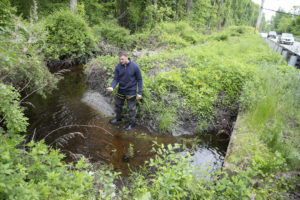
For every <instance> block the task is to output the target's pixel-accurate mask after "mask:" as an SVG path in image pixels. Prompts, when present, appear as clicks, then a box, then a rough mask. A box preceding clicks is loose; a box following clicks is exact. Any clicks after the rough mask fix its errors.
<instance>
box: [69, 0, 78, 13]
mask: <svg viewBox="0 0 300 200" xmlns="http://www.w3.org/2000/svg"><path fill="white" fill-rule="evenodd" d="M76 4H77V0H70V7H71V10H72V12H76Z"/></svg>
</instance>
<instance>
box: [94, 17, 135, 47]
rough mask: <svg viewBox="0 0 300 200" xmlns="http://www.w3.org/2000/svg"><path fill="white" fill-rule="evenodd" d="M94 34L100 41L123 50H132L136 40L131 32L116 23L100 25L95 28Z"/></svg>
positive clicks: (110, 22)
mask: <svg viewBox="0 0 300 200" xmlns="http://www.w3.org/2000/svg"><path fill="white" fill-rule="evenodd" d="M93 31H94V34H96V35H97V36H98V37H99V38H100V39H104V40H106V41H107V42H108V43H110V44H112V45H115V46H117V47H120V48H123V49H131V48H132V47H133V43H134V39H133V36H132V35H130V31H129V30H128V29H126V28H123V27H121V26H119V25H118V24H117V23H116V22H115V21H112V20H111V21H109V23H107V22H102V23H101V24H100V25H97V26H94V27H93Z"/></svg>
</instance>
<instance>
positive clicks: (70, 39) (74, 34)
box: [43, 10, 96, 60]
mask: <svg viewBox="0 0 300 200" xmlns="http://www.w3.org/2000/svg"><path fill="white" fill-rule="evenodd" d="M44 28H45V31H47V35H46V44H45V48H44V50H43V51H44V53H45V56H46V58H47V60H57V59H60V58H63V57H70V58H71V59H74V58H79V57H81V56H85V55H90V54H92V52H93V51H95V50H96V45H95V41H94V38H93V34H92V32H91V30H90V28H89V27H88V25H87V23H86V22H85V21H84V19H83V18H82V17H81V16H80V15H76V14H74V13H73V12H71V11H70V10H59V11H56V12H55V13H53V14H51V15H49V16H48V17H47V18H46V19H45V21H44Z"/></svg>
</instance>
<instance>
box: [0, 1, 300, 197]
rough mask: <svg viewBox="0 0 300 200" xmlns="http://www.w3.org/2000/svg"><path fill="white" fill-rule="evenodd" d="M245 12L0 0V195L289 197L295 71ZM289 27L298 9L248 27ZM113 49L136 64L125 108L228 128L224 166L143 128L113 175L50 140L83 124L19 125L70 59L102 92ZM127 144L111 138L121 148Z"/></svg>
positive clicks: (147, 119) (160, 125)
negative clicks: (146, 149) (134, 99)
mask: <svg viewBox="0 0 300 200" xmlns="http://www.w3.org/2000/svg"><path fill="white" fill-rule="evenodd" d="M295 10H297V8H295ZM258 12H259V5H257V4H255V3H253V2H252V1H251V0H152V1H146V0H132V1H129V0H70V1H69V0H68V1H67V0H33V1H28V0H1V2H0V39H1V40H0V143H1V145H0V168H1V171H0V199H22V200H24V199H30V200H32V199H138V200H150V199H214V200H215V199H258V200H259V199H297V198H299V187H300V185H299V184H300V181H299V166H300V153H299V137H300V135H299V134H300V112H299V111H300V101H299V98H300V85H299V83H300V73H299V69H296V68H294V67H292V66H290V65H288V64H287V63H286V61H285V60H283V59H282V57H281V56H280V55H278V54H276V53H275V52H272V51H271V50H270V49H269V47H268V46H267V45H266V43H265V41H263V40H262V39H261V38H260V35H259V34H254V27H255V25H256V20H257V16H258ZM295 12H296V11H295ZM264 23H265V24H266V22H265V20H264V19H263V23H262V24H264ZM299 27H300V26H299V17H291V16H289V15H288V16H286V15H282V14H276V15H275V16H274V17H273V19H272V20H271V22H270V24H269V25H267V26H266V25H263V26H262V29H261V31H265V30H268V29H270V30H271V29H272V30H276V31H278V32H285V31H290V32H292V33H294V34H295V35H296V36H298V35H299ZM120 50H126V51H127V52H128V53H129V55H130V57H132V58H133V59H134V61H135V62H136V63H137V64H138V65H139V66H140V68H141V71H142V76H143V81H144V91H143V98H142V101H140V102H139V103H138V106H137V107H138V108H137V109H138V110H137V122H138V123H139V124H141V126H143V127H146V128H148V129H149V130H152V131H153V132H155V133H158V134H159V135H163V136H169V137H170V135H172V133H174V132H176V131H178V130H180V129H182V128H184V129H185V130H186V131H188V132H191V133H192V137H194V140H192V141H194V142H196V143H197V142H199V141H197V140H198V137H197V136H201V137H202V136H203V137H204V136H205V135H207V134H212V135H214V137H220V136H221V137H222V138H221V139H222V140H225V141H226V142H227V143H228V142H229V139H230V135H231V132H232V131H233V130H236V131H237V138H238V139H237V140H236V147H237V149H236V151H235V152H233V153H232V154H230V155H228V156H227V157H226V158H225V160H223V161H224V162H228V163H230V166H231V168H230V169H224V168H222V166H221V167H216V169H215V168H214V169H213V170H211V169H207V168H209V166H201V167H199V166H195V165H194V163H193V162H191V160H192V158H193V156H194V154H195V151H193V150H192V149H193V147H191V148H187V146H188V145H187V143H185V142H182V143H172V144H168V145H165V144H163V143H161V142H159V140H158V139H155V137H151V139H150V140H149V141H150V142H151V144H150V145H151V157H150V158H149V159H147V160H146V161H145V162H144V163H143V164H142V165H140V166H139V167H135V168H133V167H131V166H128V167H127V168H128V170H129V171H130V173H129V174H128V175H127V176H124V175H123V174H122V172H120V171H118V170H116V169H115V167H114V165H113V164H112V163H101V164H100V165H99V164H96V162H94V163H93V162H92V161H91V160H90V159H89V158H88V156H82V157H80V158H78V159H73V161H71V162H67V161H66V158H68V155H67V154H66V153H65V152H64V151H63V148H60V147H62V146H63V145H67V143H68V142H70V141H69V140H73V139H74V138H75V137H78V138H79V139H78V138H77V139H78V140H74V141H79V140H80V138H81V139H82V140H85V139H86V138H88V135H85V134H83V133H81V132H78V131H77V130H75V132H72V133H69V134H66V135H65V136H61V137H60V138H56V139H54V140H53V141H50V140H49V138H47V136H48V135H50V134H52V133H53V132H54V131H56V130H57V129H60V128H61V127H55V130H50V131H49V132H46V133H45V134H46V136H44V135H42V133H41V132H39V130H38V129H34V130H32V129H31V126H32V124H31V119H30V114H32V113H30V112H32V111H31V110H32V109H37V108H39V106H38V105H35V103H34V101H33V100H32V99H35V98H36V99H39V101H40V102H42V103H41V104H43V102H44V104H46V103H45V102H47V101H46V100H47V98H49V97H51V95H53V94H57V95H60V94H61V93H59V92H58V89H59V87H60V85H59V84H60V83H61V82H62V81H63V80H64V79H66V76H67V74H68V73H70V68H71V67H74V66H78V65H79V66H83V70H82V74H83V76H84V78H85V81H86V82H85V83H84V85H85V86H84V87H88V88H89V89H90V88H94V89H95V88H96V90H97V92H99V91H100V92H99V93H101V91H104V89H105V88H106V87H107V86H109V84H110V82H111V81H112V78H113V71H114V67H115V65H116V64H117V63H118V52H119V51H120ZM67 83H68V82H67ZM86 85H87V86H86ZM73 87H76V85H68V88H73ZM68 88H66V91H65V93H68ZM76 89H77V88H75V90H76ZM75 90H74V91H75ZM78 90H81V89H80V88H78ZM78 92H81V91H78ZM101 95H104V96H105V95H107V94H105V93H104V92H102V94H101ZM55 98H59V97H58V96H56V97H55ZM107 98H108V99H109V98H110V100H111V101H113V96H112V95H111V96H107ZM74 101H79V100H78V99H75V100H74ZM72 103H74V102H72ZM35 112H37V111H35ZM82 112H88V109H86V110H83V111H82ZM41 113H42V112H41ZM40 118H41V119H42V118H43V116H42V115H41V116H40ZM49 123H51V122H49ZM236 124H238V128H235V125H236ZM65 125H66V126H68V125H70V124H65ZM71 125H72V124H71ZM81 126H88V125H86V124H85V125H81ZM234 128H235V129H234ZM98 129H101V127H100V128H99V127H98ZM102 129H103V128H102ZM102 129H101V130H102ZM107 132H108V131H106V132H105V133H107ZM99 134H100V132H99ZM101 134H102V133H101ZM109 134H110V133H108V134H107V135H109ZM145 135H146V136H145ZM42 136H43V137H42ZM111 136H112V137H114V138H115V139H116V140H118V139H120V138H118V137H116V136H113V134H111ZM150 136H151V134H150V133H149V135H148V136H147V134H143V135H131V138H134V139H136V140H138V139H141V138H142V139H145V138H147V137H148V138H150ZM209 137H210V136H209ZM224 138H225V139H224ZM75 139H76V138H75ZM183 140H184V139H183ZM195 140H196V141H195ZM184 141H186V140H184ZM135 146H136V145H132V144H131V143H130V144H129V146H128V147H127V146H126V148H125V147H124V148H125V150H124V151H126V153H127V154H128V155H129V156H128V157H130V155H131V157H132V156H133V155H136V154H138V151H139V150H138V149H135V148H136V147H135ZM191 146H193V145H191ZM109 151H110V153H111V154H109V155H113V154H114V153H115V152H116V151H118V150H115V149H109ZM181 152H184V153H181ZM71 154H72V153H71ZM72 155H75V153H73V154H72Z"/></svg>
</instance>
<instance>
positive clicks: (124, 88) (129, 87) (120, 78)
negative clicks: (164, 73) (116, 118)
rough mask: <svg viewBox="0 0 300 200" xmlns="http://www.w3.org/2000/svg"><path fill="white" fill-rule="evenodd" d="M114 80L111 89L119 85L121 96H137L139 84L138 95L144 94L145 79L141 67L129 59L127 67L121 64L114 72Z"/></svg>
mask: <svg viewBox="0 0 300 200" xmlns="http://www.w3.org/2000/svg"><path fill="white" fill-rule="evenodd" d="M114 74H115V75H114V80H113V82H112V83H111V87H112V88H115V87H116V86H117V84H118V83H119V91H118V93H119V94H125V95H135V94H136V88H137V84H138V88H139V90H138V94H140V95H142V92H143V79H142V74H141V70H140V68H139V66H138V65H137V64H135V63H134V62H132V61H131V60H130V59H129V63H128V64H127V65H122V64H121V63H119V64H118V65H117V66H116V68H115V72H114Z"/></svg>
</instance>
